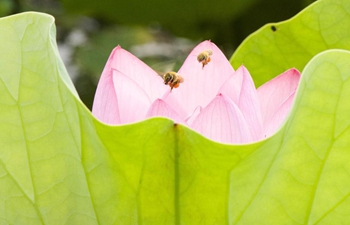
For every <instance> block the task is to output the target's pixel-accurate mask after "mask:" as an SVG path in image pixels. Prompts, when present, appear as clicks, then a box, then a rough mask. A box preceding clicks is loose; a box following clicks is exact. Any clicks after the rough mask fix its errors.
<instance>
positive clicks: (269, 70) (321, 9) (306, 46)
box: [230, 0, 350, 86]
mask: <svg viewBox="0 0 350 225" xmlns="http://www.w3.org/2000/svg"><path fill="white" fill-rule="evenodd" d="M327 49H347V50H350V1H349V0H318V1H316V2H315V3H314V4H312V5H311V6H309V7H308V8H306V9H305V10H303V11H302V12H300V13H299V14H298V15H296V16H295V17H293V18H291V19H289V20H287V21H284V22H280V23H271V24H267V25H265V26H264V27H262V28H261V29H259V30H258V31H256V32H255V33H253V34H252V35H251V36H249V37H248V38H247V39H246V40H245V41H244V42H243V43H242V44H241V45H240V46H239V48H238V49H237V50H236V51H235V53H234V54H233V56H232V57H231V60H230V61H231V64H232V65H233V67H234V68H238V67H239V66H240V65H241V64H242V63H243V64H244V65H245V66H246V67H247V68H249V72H250V73H251V74H252V76H253V78H254V81H255V84H256V85H257V86H260V85H261V84H263V83H265V82H266V81H268V80H270V79H271V78H273V77H275V76H277V75H278V74H281V73H282V72H284V71H286V70H288V69H290V68H293V67H295V68H297V69H299V70H300V71H302V70H303V68H304V67H305V65H306V64H307V63H308V62H309V61H310V60H311V58H312V57H314V56H315V55H317V54H318V53H320V52H322V51H325V50H327Z"/></svg>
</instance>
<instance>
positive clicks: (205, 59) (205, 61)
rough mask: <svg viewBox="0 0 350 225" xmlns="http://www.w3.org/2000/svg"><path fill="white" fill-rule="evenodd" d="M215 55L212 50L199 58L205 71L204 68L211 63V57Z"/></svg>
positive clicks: (202, 53) (200, 54) (204, 52)
mask: <svg viewBox="0 0 350 225" xmlns="http://www.w3.org/2000/svg"><path fill="white" fill-rule="evenodd" d="M212 54H213V51H212V50H211V49H208V50H205V51H203V52H201V53H199V55H198V56H197V60H198V62H200V63H202V69H204V66H205V65H207V64H208V63H209V62H210V60H211V59H210V56H211V55H212Z"/></svg>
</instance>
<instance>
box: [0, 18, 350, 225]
mask: <svg viewBox="0 0 350 225" xmlns="http://www.w3.org/2000/svg"><path fill="white" fill-rule="evenodd" d="M0 40H1V41H0V51H1V52H2V54H0V64H1V67H0V78H1V79H0V93H1V95H0V124H1V125H0V146H1V148H0V187H1V188H0V224H26V225H27V224H123V225H124V224H191V225H192V224H316V223H318V224H330V223H331V224H342V223H345V224H346V223H349V221H350V218H349V214H348V209H349V207H350V201H349V198H348V196H349V193H350V177H349V174H350V164H349V163H348V162H349V160H350V151H349V148H350V130H349V124H350V116H349V113H348V112H349V110H350V104H349V101H348V96H349V95H350V83H349V79H348V78H349V76H350V63H349V62H350V52H347V51H343V50H330V51H326V52H323V53H321V54H319V55H317V56H316V57H314V58H313V59H312V60H311V61H310V62H309V64H308V65H307V66H306V68H305V69H304V71H303V73H302V79H301V83H300V86H299V89H298V93H297V96H296V100H295V104H294V106H293V109H292V111H291V113H290V115H289V117H288V119H287V121H286V122H285V124H284V125H283V127H282V128H281V129H280V130H279V131H278V132H277V133H276V134H275V135H273V136H272V137H271V138H269V139H266V140H264V141H261V142H258V143H252V144H249V145H224V144H220V143H216V142H213V141H210V140H208V139H206V138H204V137H203V136H201V135H199V134H197V133H196V132H194V131H192V130H190V129H189V128H187V127H184V126H182V125H177V124H174V123H173V122H172V121H171V120H168V119H165V118H153V119H149V120H146V121H143V122H140V123H136V124H130V125H124V126H108V125H105V124H102V123H100V122H99V121H97V120H96V119H95V118H94V117H93V116H92V115H91V113H90V112H89V110H88V109H87V108H86V107H85V106H84V105H83V104H82V102H81V101H80V99H79V97H78V95H77V93H76V91H75V89H74V86H73V85H72V83H71V81H70V80H69V77H68V75H67V73H66V70H65V68H64V65H63V64H62V61H61V59H60V57H59V54H58V51H57V46H56V43H55V27H54V19H53V18H52V17H51V16H48V15H45V14H40V13H24V14H19V15H15V16H11V17H7V18H3V19H1V20H0Z"/></svg>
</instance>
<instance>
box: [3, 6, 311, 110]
mask: <svg viewBox="0 0 350 225" xmlns="http://www.w3.org/2000/svg"><path fill="white" fill-rule="evenodd" d="M312 2H313V0H283V1H281V0H216V1H203V0H192V1H185V0H178V1H164V0H149V1H147V0H134V1H133V0H129V1H126V0H124V1H122V0H100V1H96V0H62V1H57V0H56V1H55V0H26V1H25V0H0V16H1V17H3V16H8V15H12V14H15V13H20V12H24V11H38V12H45V13H49V14H51V15H53V16H54V17H55V18H56V27H57V42H58V46H59V51H60V54H61V56H62V58H63V60H64V63H65V65H66V67H67V70H68V72H69V74H70V76H71V78H72V79H73V81H74V84H75V86H76V88H77V90H78V93H79V95H80V97H81V99H82V101H83V102H84V103H85V104H86V106H87V107H89V108H90V109H91V106H92V101H93V98H94V94H95V90H96V85H97V82H98V79H99V77H100V75H101V72H102V70H103V67H104V65H105V63H106V61H107V59H108V56H109V54H110V52H111V50H112V49H113V48H114V47H115V46H117V45H121V46H122V48H124V49H126V50H128V51H130V52H131V53H133V54H134V55H136V56H137V57H139V58H140V59H141V60H142V61H144V62H145V63H146V64H148V65H149V66H150V67H152V68H153V69H155V70H156V71H168V70H175V71H176V70H178V69H179V68H180V66H181V64H182V62H183V61H184V60H185V58H186V57H187V55H188V53H189V52H190V51H191V50H192V48H193V47H194V46H196V45H197V44H198V43H199V42H201V41H203V40H207V39H210V40H212V41H213V42H214V43H215V44H216V45H217V46H218V47H219V48H221V50H222V51H223V52H224V53H225V55H226V56H227V57H228V58H230V57H231V55H232V54H233V52H234V50H235V49H236V48H237V47H238V45H239V44H240V43H241V42H242V41H243V40H244V39H245V38H246V37H247V36H248V35H249V34H251V33H252V32H254V31H256V30H257V29H259V28H260V27H261V26H263V25H264V24H266V23H270V22H279V21H283V20H286V19H289V18H290V17H292V16H294V15H295V14H297V13H298V12H300V11H301V10H302V9H303V8H305V7H306V6H308V5H309V4H311V3H312ZM248 69H249V68H248Z"/></svg>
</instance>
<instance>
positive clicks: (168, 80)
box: [161, 71, 184, 91]
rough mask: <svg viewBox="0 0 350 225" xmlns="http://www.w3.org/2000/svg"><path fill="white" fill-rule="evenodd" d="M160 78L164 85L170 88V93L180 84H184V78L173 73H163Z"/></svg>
mask: <svg viewBox="0 0 350 225" xmlns="http://www.w3.org/2000/svg"><path fill="white" fill-rule="evenodd" d="M161 76H162V78H163V80H164V84H165V85H169V86H170V91H172V90H173V88H178V87H179V86H180V83H182V82H184V78H183V77H182V76H181V75H179V74H178V73H175V72H173V71H170V72H167V73H164V74H163V75H161Z"/></svg>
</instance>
